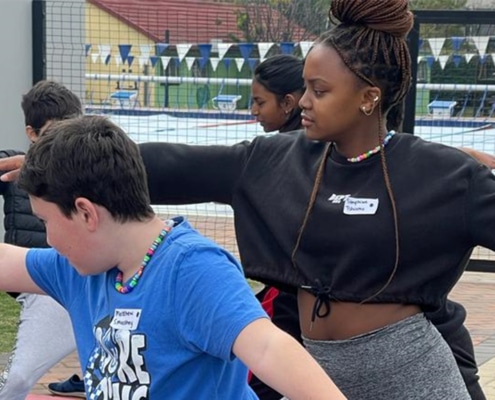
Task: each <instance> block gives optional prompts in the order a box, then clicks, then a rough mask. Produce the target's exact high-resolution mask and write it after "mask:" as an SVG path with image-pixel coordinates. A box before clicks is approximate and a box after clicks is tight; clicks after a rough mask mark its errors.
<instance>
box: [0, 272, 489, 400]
mask: <svg viewBox="0 0 495 400" xmlns="http://www.w3.org/2000/svg"><path fill="white" fill-rule="evenodd" d="M452 299H454V300H457V301H459V302H461V303H462V304H464V306H465V307H466V308H467V310H468V319H467V326H468V328H469V330H470V331H471V335H472V337H473V341H474V344H475V351H476V356H477V360H478V364H479V366H480V376H481V381H482V386H483V388H484V390H485V393H486V395H487V398H488V399H489V400H495V318H494V316H495V274H482V273H473V272H466V273H465V274H464V276H463V277H462V279H461V281H460V282H459V283H458V284H457V286H456V287H455V289H454V291H453V294H452ZM6 358H7V356H6V355H5V354H0V370H1V369H2V368H3V365H5V361H6ZM73 373H79V364H78V361H77V356H76V355H75V354H72V355H70V356H69V357H67V358H66V359H65V360H63V361H62V362H61V363H60V364H58V365H57V366H55V367H54V368H52V369H51V370H50V371H49V372H48V373H47V374H46V375H45V376H44V377H43V378H42V379H41V380H40V381H39V382H38V384H37V385H36V387H35V388H34V389H33V392H32V393H36V394H47V393H48V391H47V389H46V386H47V384H48V383H50V382H54V381H59V380H64V379H66V378H68V377H69V376H71V375H72V374H73ZM55 399H56V397H54V400H55Z"/></svg>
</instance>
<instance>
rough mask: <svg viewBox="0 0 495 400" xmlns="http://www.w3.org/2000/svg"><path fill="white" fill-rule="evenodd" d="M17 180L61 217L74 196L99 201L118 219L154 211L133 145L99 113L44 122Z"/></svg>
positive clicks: (70, 210) (145, 215)
mask: <svg viewBox="0 0 495 400" xmlns="http://www.w3.org/2000/svg"><path fill="white" fill-rule="evenodd" d="M19 186H20V187H21V188H22V189H24V190H25V191H26V192H28V194H30V195H32V196H35V197H39V198H42V199H43V200H45V201H49V202H51V203H54V204H56V205H57V206H58V207H59V208H60V210H61V211H62V213H63V214H64V215H65V216H66V217H70V216H71V214H72V213H73V212H74V211H75V207H74V201H75V199H76V198H78V197H84V198H87V199H88V200H90V201H92V202H93V203H95V204H98V205H100V206H102V207H105V208H106V209H107V210H108V211H109V212H110V213H111V215H112V216H113V217H114V219H115V220H116V221H119V222H126V221H143V220H146V219H148V218H150V217H152V216H153V215H154V212H153V209H152V208H151V206H150V200H149V194H148V186H147V179H146V172H145V169H144V164H143V162H142V160H141V155H140V153H139V149H138V146H137V145H136V143H134V142H133V141H132V140H131V139H130V138H129V137H128V136H127V135H126V133H125V132H124V131H123V130H122V129H121V128H119V127H118V126H117V125H115V124H114V123H112V122H111V121H110V120H108V119H107V118H105V117H102V116H83V117H76V118H72V119H68V120H62V121H57V122H54V123H53V124H50V125H49V126H48V128H47V130H46V132H45V133H44V134H43V136H41V137H40V139H39V140H38V141H37V142H36V143H34V144H33V145H32V146H31V148H30V149H29V151H28V152H27V154H26V159H25V162H24V165H23V167H22V168H21V173H20V176H19Z"/></svg>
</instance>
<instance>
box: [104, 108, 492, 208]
mask: <svg viewBox="0 0 495 400" xmlns="http://www.w3.org/2000/svg"><path fill="white" fill-rule="evenodd" d="M199 115H200V116H201V114H199ZM108 116H109V117H110V119H111V120H112V121H114V122H115V123H116V124H118V125H119V126H121V127H122V128H123V129H124V130H125V131H126V132H127V133H128V135H129V136H130V137H131V138H132V139H133V140H134V141H136V142H137V143H143V142H161V141H164V142H172V143H187V144H192V145H212V144H225V145H230V144H235V143H238V142H240V141H243V140H252V139H253V138H255V137H256V136H258V135H263V134H264V132H263V129H262V128H261V126H260V125H259V124H257V123H256V121H254V120H252V119H250V118H249V116H248V115H245V116H244V117H242V118H239V115H236V118H231V119H229V118H228V116H227V117H226V116H225V115H222V116H221V117H220V116H219V117H218V118H215V116H214V115H213V116H208V117H206V116H205V117H203V118H201V117H200V118H193V117H176V116H173V115H169V114H163V113H162V114H153V115H125V114H122V113H120V114H118V115H111V114H110V115H108ZM415 134H416V135H418V136H420V137H422V138H424V139H425V140H430V141H435V142H439V143H443V144H446V145H449V146H455V147H460V146H464V147H472V148H474V149H476V150H481V151H484V152H487V153H491V154H495V129H494V128H493V127H489V125H487V124H483V123H479V124H477V126H469V124H466V126H459V124H451V126H425V125H421V126H416V127H415ZM155 209H156V211H157V212H158V213H160V214H166V215H177V214H183V215H188V216H215V217H232V210H231V208H230V206H224V205H220V204H214V203H206V204H194V205H186V206H157V207H155Z"/></svg>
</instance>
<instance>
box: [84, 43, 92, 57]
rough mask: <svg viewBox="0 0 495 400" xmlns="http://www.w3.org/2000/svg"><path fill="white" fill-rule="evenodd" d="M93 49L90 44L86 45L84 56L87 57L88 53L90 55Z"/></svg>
mask: <svg viewBox="0 0 495 400" xmlns="http://www.w3.org/2000/svg"><path fill="white" fill-rule="evenodd" d="M90 49H91V45H90V44H85V45H84V55H85V56H86V57H87V56H88V53H89V50H90Z"/></svg>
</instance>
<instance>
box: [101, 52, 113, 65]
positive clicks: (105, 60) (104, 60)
mask: <svg viewBox="0 0 495 400" xmlns="http://www.w3.org/2000/svg"><path fill="white" fill-rule="evenodd" d="M110 58H111V56H110V54H100V60H101V62H102V63H103V64H105V65H108V62H109V61H110Z"/></svg>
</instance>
